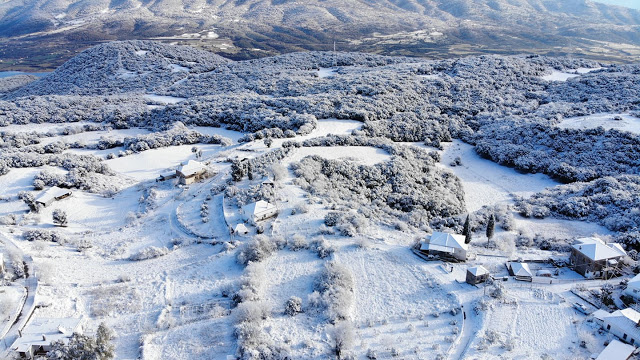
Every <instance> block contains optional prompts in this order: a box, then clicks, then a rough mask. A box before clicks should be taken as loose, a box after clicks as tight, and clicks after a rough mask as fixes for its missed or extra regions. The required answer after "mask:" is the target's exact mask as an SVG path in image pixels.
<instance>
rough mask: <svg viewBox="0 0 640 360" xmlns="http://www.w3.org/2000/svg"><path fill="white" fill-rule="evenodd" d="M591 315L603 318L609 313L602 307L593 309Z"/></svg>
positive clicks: (599, 318)
mask: <svg viewBox="0 0 640 360" xmlns="http://www.w3.org/2000/svg"><path fill="white" fill-rule="evenodd" d="M591 315H592V316H593V317H594V318H596V319H598V320H604V318H606V317H607V316H609V315H610V314H609V313H608V312H606V311H604V310H602V309H598V310H596V311H594V312H593V313H592V314H591Z"/></svg>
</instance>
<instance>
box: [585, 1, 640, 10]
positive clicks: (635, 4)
mask: <svg viewBox="0 0 640 360" xmlns="http://www.w3.org/2000/svg"><path fill="white" fill-rule="evenodd" d="M595 1H596V2H599V3H603V4H608V5H617V6H624V7H628V8H631V9H638V10H640V2H638V1H637V0H595Z"/></svg>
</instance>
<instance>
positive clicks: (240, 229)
mask: <svg viewBox="0 0 640 360" xmlns="http://www.w3.org/2000/svg"><path fill="white" fill-rule="evenodd" d="M233 233H234V234H235V235H247V234H248V233H249V229H247V227H246V226H245V224H243V223H239V224H238V225H236V227H235V228H233Z"/></svg>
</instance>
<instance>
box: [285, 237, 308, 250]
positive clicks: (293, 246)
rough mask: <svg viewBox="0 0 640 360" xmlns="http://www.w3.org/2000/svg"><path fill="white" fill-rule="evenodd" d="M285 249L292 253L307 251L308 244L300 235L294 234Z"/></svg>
mask: <svg viewBox="0 0 640 360" xmlns="http://www.w3.org/2000/svg"><path fill="white" fill-rule="evenodd" d="M287 247H288V248H289V249H290V250H292V251H299V250H303V249H307V248H308V247H309V244H308V243H307V239H305V238H304V236H302V235H300V234H295V235H293V236H292V237H291V239H290V240H289V243H288V245H287Z"/></svg>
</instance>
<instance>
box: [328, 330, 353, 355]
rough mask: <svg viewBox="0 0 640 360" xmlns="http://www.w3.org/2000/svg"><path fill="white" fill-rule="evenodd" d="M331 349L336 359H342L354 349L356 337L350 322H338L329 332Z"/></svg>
mask: <svg viewBox="0 0 640 360" xmlns="http://www.w3.org/2000/svg"><path fill="white" fill-rule="evenodd" d="M331 339H332V340H333V349H334V352H335V355H336V357H337V358H338V359H342V358H344V357H345V355H346V354H347V353H348V351H349V350H350V349H351V348H353V347H354V345H355V341H356V336H355V332H354V330H353V324H351V322H350V321H340V322H339V323H338V324H336V325H335V326H334V327H333V331H332V332H331Z"/></svg>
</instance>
